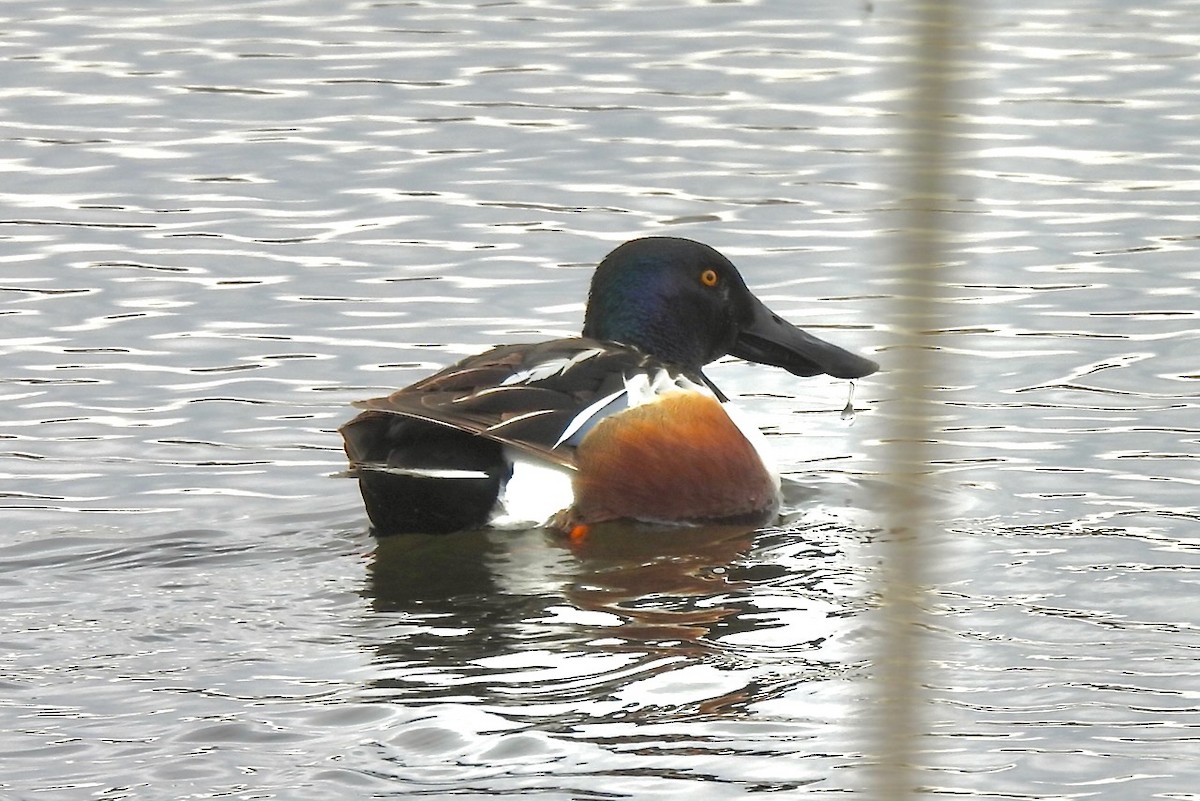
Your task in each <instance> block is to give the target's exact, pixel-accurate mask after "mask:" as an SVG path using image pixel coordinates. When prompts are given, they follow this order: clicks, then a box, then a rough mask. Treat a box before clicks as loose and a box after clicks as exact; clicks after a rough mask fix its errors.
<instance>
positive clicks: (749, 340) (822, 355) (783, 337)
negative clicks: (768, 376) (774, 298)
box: [729, 302, 879, 378]
mask: <svg viewBox="0 0 1200 801" xmlns="http://www.w3.org/2000/svg"><path fill="white" fill-rule="evenodd" d="M729 353H730V355H733V356H737V357H738V358H739V359H746V360H748V361H752V362H758V363H759V364H769V365H771V366H772V367H782V368H783V369H784V370H787V371H788V372H789V373H792V374H793V375H799V376H811V375H821V374H826V375H831V376H833V377H834V378H862V377H863V376H865V375H870V374H871V373H873V372H875V371H876V370H878V369H879V365H878V364H876V363H875V362H873V361H871V360H870V359H867V358H864V357H862V356H859V355H858V354H857V353H851V352H850V351H848V350H845V349H843V348H839V347H838V346H837V345H833V344H830V343H828V342H826V341H825V340H823V339H818V338H817V337H815V336H813V335H812V334H810V333H808V332H807V331H803V330H801V329H799V328H797V327H796V326H794V325H792V324H791V323H789V322H788V321H787V320H785V319H783V318H782V317H780V316H779V315H778V314H775V312H773V311H771V310H770V309H768V308H767V307H766V306H765V305H763V304H762V303H761V302H756V303H755V304H754V309H753V317H752V318H751V320H750V322H749V324H747V325H745V326H743V327H742V330H741V332H740V333H739V334H738V338H737V340H736V341H735V342H734V343H733V348H732V349H731V350H730V351H729Z"/></svg>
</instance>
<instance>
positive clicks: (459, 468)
mask: <svg viewBox="0 0 1200 801" xmlns="http://www.w3.org/2000/svg"><path fill="white" fill-rule="evenodd" d="M341 434H342V438H343V439H344V440H345V445H346V456H347V457H348V458H349V459H350V467H351V470H352V471H353V472H354V473H355V474H356V475H357V477H358V485H359V489H360V490H361V491H362V497H363V503H364V504H365V505H366V508H367V516H368V517H370V519H371V526H372V533H373V534H375V535H376V536H380V537H382V536H388V535H391V534H412V533H422V534H446V533H449V532H452V531H460V530H463V529H471V528H480V527H483V526H484V525H486V524H487V522H488V519H489V518H490V516H491V513H492V511H493V509H494V508H495V506H496V499H497V498H498V497H499V495H500V491H501V489H502V488H503V486H504V484H505V482H507V480H508V478H509V476H510V475H511V471H512V467H511V465H509V464H508V463H507V461H506V460H505V458H504V448H503V446H502V445H501V444H500V443H499V442H495V441H493V440H490V439H486V438H484V437H478V436H475V435H474V434H469V433H467V432H465V431H459V430H458V429H456V428H451V427H449V426H443V425H439V424H437V423H430V422H428V421H425V420H418V419H415V418H412V417H405V416H404V415H399V414H389V413H386V412H377V411H367V412H363V413H362V414H360V415H359V416H358V417H355V418H354V419H353V420H351V421H350V422H348V423H346V424H345V425H344V426H342V428H341Z"/></svg>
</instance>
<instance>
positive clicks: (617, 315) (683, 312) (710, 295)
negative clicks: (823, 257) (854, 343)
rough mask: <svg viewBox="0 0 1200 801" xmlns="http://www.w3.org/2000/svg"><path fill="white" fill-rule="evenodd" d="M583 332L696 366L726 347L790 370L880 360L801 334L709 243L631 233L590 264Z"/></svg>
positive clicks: (864, 366)
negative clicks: (631, 236) (592, 270)
mask: <svg viewBox="0 0 1200 801" xmlns="http://www.w3.org/2000/svg"><path fill="white" fill-rule="evenodd" d="M583 335H584V336H585V337H591V338H593V339H601V340H607V341H611V342H620V343H622V344H624V345H631V346H633V347H635V348H638V349H639V350H642V351H645V352H646V353H650V354H652V355H654V356H657V357H659V358H661V359H665V360H667V361H670V362H674V363H676V364H678V365H680V366H681V367H685V368H688V369H692V370H699V369H700V368H701V367H703V366H704V365H705V364H708V363H709V362H711V361H713V360H715V359H719V358H720V357H721V356H724V355H726V354H732V355H734V356H737V357H739V358H743V359H747V360H749V361H753V362H758V363H760V364H769V365H773V366H776V367H782V368H784V369H785V370H788V371H789V372H791V373H794V374H796V375H802V376H807V375H818V374H820V373H828V374H829V375H832V376H835V377H837V378H859V377H861V376H865V375H870V374H871V373H873V372H875V371H876V370H878V369H879V365H877V364H876V363H875V362H873V361H871V360H870V359H865V358H863V357H861V356H858V355H856V354H853V353H850V352H849V351H846V350H843V349H842V348H839V347H837V346H836V345H831V344H830V343H828V342H825V341H823V340H820V339H818V338H816V337H814V336H812V335H811V334H808V333H806V332H804V331H802V330H800V329H799V328H796V327H795V326H794V325H792V324H791V323H789V322H787V321H786V320H784V319H783V318H781V317H779V316H778V315H777V314H775V313H774V312H772V311H771V310H770V309H768V308H767V307H766V306H765V305H763V303H762V301H760V300H759V299H758V298H756V297H755V296H754V294H753V293H752V292H751V291H750V290H749V289H748V288H747V287H746V283H745V281H743V280H742V276H741V275H740V274H739V273H738V271H737V268H736V267H734V266H733V264H732V263H731V262H730V261H729V259H727V258H725V257H724V256H722V255H721V254H720V253H718V252H717V251H716V250H714V249H713V248H711V247H709V246H708V245H704V244H701V243H700V242H694V241H692V240H690V239H680V238H676V237H647V238H645V239H634V240H632V241H629V242H626V243H625V244H623V245H621V246H620V247H618V248H617V249H616V250H614V251H612V252H611V253H609V254H608V256H606V257H605V258H604V261H602V262H601V263H600V266H599V267H597V268H596V273H595V275H594V276H593V278H592V287H591V290H590V292H589V293H588V306H587V313H586V314H585V316H584V323H583Z"/></svg>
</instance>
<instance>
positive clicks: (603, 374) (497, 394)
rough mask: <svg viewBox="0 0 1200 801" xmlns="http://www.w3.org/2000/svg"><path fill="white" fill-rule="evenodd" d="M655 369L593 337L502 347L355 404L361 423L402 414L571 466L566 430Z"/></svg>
mask: <svg viewBox="0 0 1200 801" xmlns="http://www.w3.org/2000/svg"><path fill="white" fill-rule="evenodd" d="M658 368H667V365H665V364H663V363H662V362H660V361H659V360H657V359H654V358H653V357H650V356H647V355H645V354H643V353H641V352H640V351H637V350H634V349H632V348H623V347H617V346H613V345H612V344H611V343H602V342H598V341H596V340H591V339H583V338H572V339H558V340H551V341H549V342H539V343H537V344H535V345H502V346H500V347H498V348H493V349H492V350H490V351H487V352H486V353H481V354H479V355H478V356H471V357H468V358H466V359H464V360H463V361H461V362H458V363H457V364H455V365H452V366H451V367H447V368H446V369H445V370H443V371H441V372H440V373H436V374H434V375H432V376H429V377H428V378H424V379H422V380H420V381H418V382H416V383H415V384H412V385H411V386H408V387H405V388H404V389H400V390H397V391H396V392H393V393H392V394H391V395H388V396H387V397H383V398H373V399H371V400H365V401H358V402H356V403H355V404H354V405H355V406H356V407H358V408H360V409H364V410H365V411H364V414H363V415H360V417H363V416H366V415H377V414H398V415H403V416H406V417H413V418H417V419H421V420H428V421H431V422H435V423H440V424H442V425H446V426H451V427H453V428H457V429H460V430H462V431H467V432H469V433H471V434H476V435H479V436H483V437H487V438H489V439H494V440H497V441H499V442H503V443H505V444H508V445H512V446H514V447H517V448H521V449H523V450H525V451H527V452H529V453H532V454H534V455H536V456H538V457H540V458H543V459H549V460H551V461H553V462H556V463H558V464H561V465H564V466H566V467H572V468H573V467H574V466H575V449H574V448H573V447H571V446H568V445H561V446H559V447H557V448H556V447H555V443H556V442H557V441H558V439H559V437H560V436H561V435H562V432H563V431H564V430H565V428H566V427H567V425H568V424H569V423H570V422H571V421H572V420H573V419H574V418H575V417H576V416H577V415H578V414H579V413H580V412H581V411H583V410H584V409H586V408H587V407H588V406H589V405H591V404H592V403H593V402H595V401H596V400H597V399H599V398H601V397H604V396H605V395H608V394H610V393H612V392H615V391H616V390H618V389H620V388H621V387H622V386H623V383H624V380H625V377H627V376H629V375H632V374H633V373H635V372H639V371H646V370H653V369H658ZM506 382H507V383H506ZM358 419H359V418H355V420H352V421H350V423H347V427H349V426H352V425H353V424H354V422H355V421H356V420H358Z"/></svg>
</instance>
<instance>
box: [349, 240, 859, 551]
mask: <svg viewBox="0 0 1200 801" xmlns="http://www.w3.org/2000/svg"><path fill="white" fill-rule="evenodd" d="M724 356H734V357H736V358H740V359H745V360H747V361H750V362H754V363H757V364H760V365H765V366H770V367H777V368H782V369H783V370H786V371H787V372H789V373H791V374H793V375H796V376H800V377H807V376H816V375H822V374H825V375H829V376H832V377H835V378H841V379H858V378H862V377H865V376H868V375H870V374H872V373H874V372H876V371H877V370H878V369H879V365H878V364H877V363H876V362H874V361H872V360H871V359H868V358H866V357H865V356H861V355H858V354H856V353H853V352H851V351H848V350H845V349H843V348H841V347H838V346H837V345H834V344H832V343H830V342H826V341H824V340H822V339H820V338H818V337H816V336H813V335H812V334H810V333H808V332H806V331H804V330H802V329H800V328H798V327H796V326H795V325H793V324H792V323H790V322H788V321H787V320H785V319H783V318H782V317H780V316H779V315H778V314H775V313H774V312H773V311H771V310H770V309H769V308H768V307H767V306H766V305H765V304H764V303H763V302H762V301H761V300H759V299H758V298H757V297H756V296H755V295H754V294H753V292H751V290H750V289H749V288H748V287H747V285H746V282H745V280H744V279H743V278H742V275H741V273H740V272H739V271H738V269H737V268H736V267H735V266H734V265H733V263H732V262H731V261H730V260H729V259H728V258H726V257H725V256H724V255H722V254H721V253H720V252H718V251H717V250H716V249H714V248H712V247H710V246H709V245H706V244H703V243H701V242H697V241H694V240H691V239H684V238H679V237H666V236H650V237H643V238H638V239H633V240H630V241H628V242H625V243H624V244H621V245H620V246H618V247H617V248H616V249H614V250H613V251H612V252H610V253H609V254H608V255H607V256H605V257H604V259H603V260H602V261H601V262H600V263H599V265H598V266H597V267H596V270H595V272H594V274H593V276H592V280H591V286H590V289H589V291H588V297H587V307H586V311H585V313H584V321H583V329H582V332H581V335H580V336H578V337H569V338H562V339H552V340H548V341H543V342H536V343H528V344H509V345H500V346H497V347H494V348H492V349H491V350H488V351H486V352H484V353H480V354H478V355H475V356H470V357H468V358H465V359H463V360H462V361H459V362H458V363H456V364H453V365H451V366H449V367H446V368H445V369H443V370H441V371H440V372H437V373H435V374H434V375H431V376H429V377H427V378H423V379H421V380H419V381H417V382H416V383H414V384H412V385H410V386H407V387H405V388H403V389H400V390H397V391H395V392H393V393H392V394H390V395H387V396H384V397H378V398H373V399H369V400H363V401H358V402H355V403H354V404H353V405H354V406H355V407H356V408H358V409H360V411H359V413H358V414H357V416H355V417H354V418H353V419H351V420H349V421H348V422H347V423H345V424H344V425H342V426H341V427H340V428H339V429H338V431H339V433H340V434H341V436H342V440H343V443H344V447H345V452H346V457H347V459H348V461H349V465H350V469H349V474H350V475H352V476H354V477H356V478H357V479H358V484H359V489H360V491H361V494H362V498H363V503H364V506H365V508H366V513H367V517H368V518H369V520H370V523H371V532H372V533H373V534H374V535H375V536H379V537H382V536H390V535H397V534H413V533H420V534H448V533H451V532H456V531H462V530H469V529H481V528H486V527H501V528H503V527H517V526H521V527H527V528H528V527H535V526H544V527H547V528H549V529H553V530H557V531H561V532H564V533H566V534H568V535H570V536H571V537H572V538H580V537H583V536H586V534H587V533H588V532H589V531H590V530H591V529H592V528H593V527H595V526H597V525H599V524H603V523H606V522H608V521H636V522H639V523H648V524H653V525H655V526H659V525H661V526H665V527H668V528H670V527H675V526H686V525H696V524H703V523H747V524H751V525H754V524H762V523H765V522H767V521H769V520H770V519H771V518H772V516H773V515H775V514H776V513H777V511H778V508H779V504H780V479H779V476H778V475H777V473H775V471H774V470H773V468H772V467H770V466H769V464H768V460H767V459H766V458H764V456H763V453H764V448H763V441H762V435H761V432H759V431H758V430H757V429H755V428H754V427H753V426H752V425H749V424H748V423H747V422H746V421H745V420H744V418H742V417H741V416H740V415H739V414H738V413H737V410H736V409H734V408H733V407H732V404H730V403H729V402H728V397H727V396H726V395H725V394H724V393H723V392H722V391H721V390H720V389H719V388H718V387H717V386H716V385H715V384H714V383H713V382H712V381H710V380H709V379H708V377H707V376H706V375H705V374H704V372H703V368H704V367H705V365H707V364H709V363H711V362H713V361H715V360H717V359H719V358H722V357H724Z"/></svg>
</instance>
